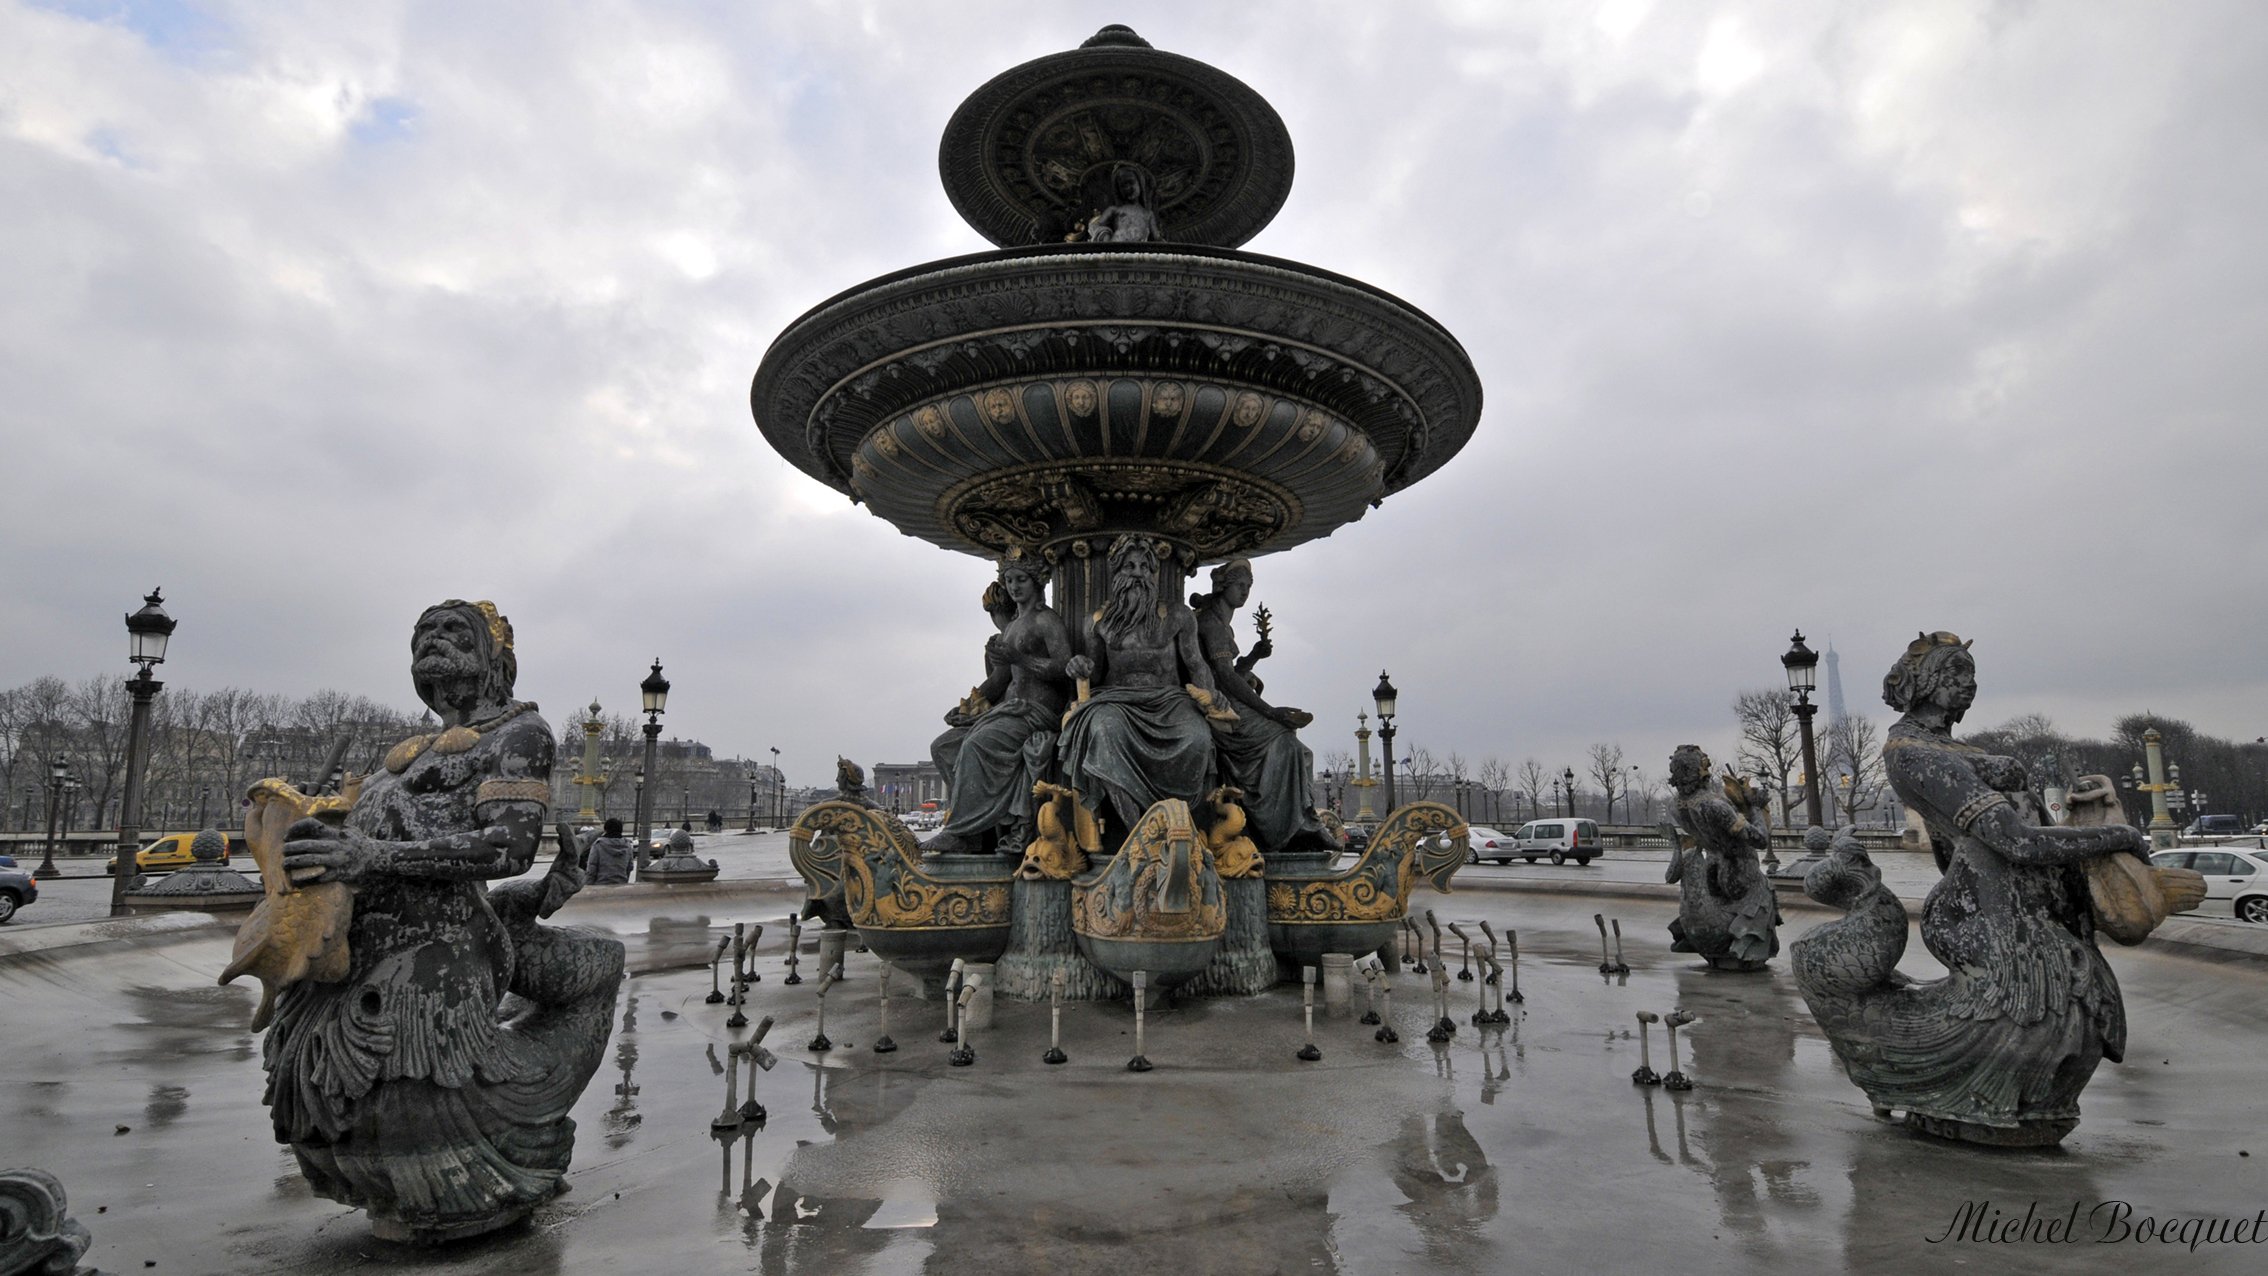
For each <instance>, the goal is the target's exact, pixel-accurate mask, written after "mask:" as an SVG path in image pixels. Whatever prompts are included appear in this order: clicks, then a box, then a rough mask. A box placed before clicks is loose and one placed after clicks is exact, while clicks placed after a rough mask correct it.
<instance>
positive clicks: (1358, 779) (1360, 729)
mask: <svg viewBox="0 0 2268 1276" xmlns="http://www.w3.org/2000/svg"><path fill="white" fill-rule="evenodd" d="M1354 738H1355V768H1356V771H1355V780H1354V786H1355V787H1356V788H1357V789H1359V790H1361V797H1360V798H1359V799H1358V801H1357V802H1356V806H1355V819H1356V820H1357V821H1359V822H1361V823H1365V824H1367V823H1370V822H1371V821H1373V820H1375V819H1377V818H1378V812H1377V811H1376V810H1375V809H1374V808H1373V807H1372V806H1371V805H1370V791H1371V790H1372V789H1375V788H1377V787H1378V780H1377V779H1376V777H1374V776H1372V775H1371V774H1370V714H1369V713H1367V712H1365V713H1358V714H1356V715H1355V732H1354Z"/></svg>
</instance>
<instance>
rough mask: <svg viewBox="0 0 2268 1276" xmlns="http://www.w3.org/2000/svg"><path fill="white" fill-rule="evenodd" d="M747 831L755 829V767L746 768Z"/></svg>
mask: <svg viewBox="0 0 2268 1276" xmlns="http://www.w3.org/2000/svg"><path fill="white" fill-rule="evenodd" d="M748 831H749V832H751V833H753V832H755V831H756V768H755V767H753V766H751V767H749V768H748Z"/></svg>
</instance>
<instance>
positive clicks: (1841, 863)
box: [1792, 633, 2202, 1147]
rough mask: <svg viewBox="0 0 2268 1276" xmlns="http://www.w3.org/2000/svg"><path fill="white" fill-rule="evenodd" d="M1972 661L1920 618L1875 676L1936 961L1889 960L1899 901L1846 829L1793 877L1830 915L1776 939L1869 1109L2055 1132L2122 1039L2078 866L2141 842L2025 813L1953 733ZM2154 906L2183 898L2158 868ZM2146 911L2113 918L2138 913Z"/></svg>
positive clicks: (1997, 769) (1901, 911) (2177, 878)
mask: <svg viewBox="0 0 2268 1276" xmlns="http://www.w3.org/2000/svg"><path fill="white" fill-rule="evenodd" d="M1976 689H1977V681H1976V665H1975V663H1974V662H1973V661H1972V660H1971V658H1970V656H1969V651H1968V644H1967V643H1964V642H1962V641H1960V640H1959V639H1958V638H1956V637H1954V636H1953V635H1952V634H1948V633H1935V634H1923V635H1922V636H1921V637H1919V638H1917V639H1916V640H1915V641H1914V642H1913V643H1912V644H1911V645H1909V646H1908V647H1907V649H1906V652H1905V654H1904V655H1902V656H1901V657H1899V659H1898V662H1897V663H1896V664H1895V665H1894V666H1892V668H1891V670H1890V674H1889V676H1888V677H1886V678H1885V679H1883V685H1882V697H1883V699H1884V700H1885V701H1887V702H1888V703H1889V704H1890V706H1891V707H1892V708H1894V709H1899V710H1902V711H1903V712H1904V714H1905V716H1904V717H1902V718H1900V719H1899V721H1898V723H1897V724H1896V725H1895V726H1893V727H1891V728H1890V732H1889V737H1888V743H1887V744H1886V745H1885V746H1884V749H1883V754H1884V765H1885V768H1886V769H1887V771H1888V772H1889V778H1890V785H1891V787H1892V788H1893V789H1894V790H1896V792H1897V794H1898V797H1899V799H1900V800H1901V801H1902V802H1904V803H1905V804H1906V806H1907V808H1908V809H1909V810H1912V811H1914V812H1916V813H1917V814H1919V815H1920V816H1921V818H1922V819H1923V820H1924V821H1925V822H1926V823H1927V824H1928V826H1929V833H1930V838H1931V841H1932V843H1933V845H1934V846H1935V848H1936V853H1937V858H1938V864H1939V867H1940V868H1941V869H1943V871H1944V876H1943V877H1942V878H1940V879H1939V881H1938V883H1937V885H1936V886H1935V887H1933V888H1932V889H1931V890H1930V892H1929V897H1928V900H1927V902H1926V903H1925V904H1924V905H1923V908H1922V922H1921V935H1922V943H1923V944H1924V945H1925V946H1927V947H1928V949H1929V951H1930V955H1931V956H1933V957H1935V958H1936V959H1937V960H1938V961H1939V962H1940V963H1941V964H1942V965H1943V966H1944V967H1945V968H1946V970H1947V971H1949V972H1950V973H1948V974H1947V975H1946V976H1945V977H1944V978H1942V979H1937V980H1932V981H1930V982H1927V983H1917V982H1915V981H1913V980H1911V979H1908V978H1907V977H1905V976H1904V975H1901V974H1899V973H1898V970H1897V963H1898V958H1899V957H1900V956H1901V955H1903V953H1904V952H1905V944H1906V911H1905V908H1904V907H1903V906H1902V905H1901V904H1900V903H1899V902H1898V900H1897V897H1896V896H1894V895H1892V894H1891V893H1890V892H1889V891H1888V890H1887V889H1885V888H1884V887H1883V885H1882V876H1881V874H1880V873H1879V872H1878V871H1877V870H1876V869H1875V867H1874V865H1873V863H1872V862H1871V861H1870V860H1869V859H1868V858H1867V855H1866V852H1865V850H1864V849H1862V848H1861V847H1860V846H1859V844H1858V842H1857V839H1856V838H1854V837H1853V836H1851V834H1850V832H1849V831H1848V830H1845V831H1844V833H1843V834H1842V835H1841V836H1839V837H1838V838H1837V839H1836V841H1835V843H1834V847H1833V853H1832V854H1831V855H1830V856H1829V858H1828V859H1827V860H1825V861H1824V862H1822V863H1820V864H1819V865H1817V866H1816V867H1814V868H1813V869H1812V870H1811V872H1810V874H1809V875H1808V876H1807V878H1806V879H1805V882H1804V890H1805V892H1806V893H1807V894H1809V895H1810V896H1811V897H1812V898H1813V899H1815V900H1818V901H1819V902H1820V903H1823V904H1827V905H1830V906H1833V907H1838V908H1843V909H1845V910H1847V911H1846V913H1845V915H1844V916H1843V917H1841V918H1838V919H1837V920H1835V921H1831V922H1828V923H1826V924H1824V925H1822V926H1819V927H1817V928H1815V929H1813V930H1812V931H1811V932H1810V933H1808V934H1806V935H1804V936H1803V937H1802V938H1801V939H1799V940H1797V941H1796V942H1795V944H1794V945H1793V948H1792V956H1793V965H1794V968H1795V977H1796V986H1797V987H1798V988H1799V989H1801V990H1802V992H1803V996H1804V1000H1805V1001H1806V1002H1807V1003H1809V1004H1810V1006H1811V1012H1812V1014H1813V1015H1814V1016H1815V1017H1816V1018H1817V1019H1818V1021H1819V1026H1820V1029H1821V1030H1822V1031H1823V1032H1825V1034H1826V1036H1827V1039H1828V1041H1829V1043H1830V1044H1832V1045H1833V1047H1834V1049H1835V1053H1836V1055H1837V1057H1839V1058H1840V1059H1842V1061H1843V1065H1844V1067H1845V1069H1846V1070H1847V1071H1848V1072H1849V1074H1850V1077H1851V1080H1852V1081H1853V1082H1855V1083H1856V1084H1857V1085H1858V1087H1859V1088H1860V1089H1861V1090H1864V1091H1865V1092H1866V1095H1867V1098H1868V1099H1869V1100H1871V1101H1872V1103H1873V1105H1874V1108H1875V1111H1876V1112H1877V1114H1879V1115H1882V1116H1889V1115H1890V1114H1891V1113H1892V1112H1894V1111H1902V1112H1903V1113H1904V1114H1905V1121H1906V1124H1907V1126H1908V1127H1909V1128H1911V1129H1914V1130H1917V1131H1920V1132H1922V1133H1926V1134H1932V1135H1937V1136H1939V1137H1943V1138H1950V1139H1959V1140H1964V1141H1967V1142H1972V1143H1984V1144H1993V1145H1999V1146H2018V1147H2021V1146H2041V1145H2047V1144H2053V1143H2057V1142H2059V1141H2061V1140H2062V1139H2063V1137H2064V1136H2065V1135H2067V1134H2069V1133H2070V1132H2071V1131H2072V1129H2074V1128H2075V1127H2077V1125H2078V1124H2079V1093H2080V1091H2082V1090H2084V1089H2085V1088H2086V1086H2087V1082H2088V1080H2089V1079H2090V1078H2091V1077H2092V1076H2093V1075H2094V1071H2095V1067H2096V1065H2097V1064H2098V1063H2099V1062H2100V1061H2101V1060H2104V1059H2109V1060H2111V1061H2113V1062H2116V1061H2118V1060H2119V1059H2121V1058H2122V1057H2124V1055H2125V1050H2126V1011H2125V1006H2124V1003H2123V1002H2122V1000H2121V999H2120V996H2119V990H2118V981H2117V979H2116V978H2114V977H2113V976H2112V974H2111V969H2110V966H2109V965H2108V964H2107V963H2106V962H2104V960H2103V957H2102V954H2101V953H2100V952H2099V951H2097V949H2096V947H2095V932H2096V925H2097V918H2096V915H2095V910H2096V908H2097V907H2098V906H2099V905H2098V903H2097V902H2096V900H2094V899H2093V898H2091V896H2090V892H2089V886H2088V877H2089V874H2090V873H2091V872H2095V871H2097V870H2100V869H2101V868H2103V867H2104V865H2103V864H2102V861H2104V860H2106V859H2108V858H2109V857H2115V856H2121V855H2126V856H2135V857H2146V856H2147V855H2148V853H2149V845H2148V842H2147V840H2146V839H2145V838H2144V837H2143V836H2142V834H2141V833H2139V832H2138V831H2136V830H2135V829H2133V828H2131V827H2129V826H2127V825H2123V824H2109V825H2103V826H2098V827H2091V828H2079V827H2055V826H2046V825H2044V824H2043V823H2041V822H2040V821H2039V820H2038V818H2037V816H2036V815H2035V814H2032V810H2033V808H2032V799H2031V795H2030V787H2029V784H2028V780H2027V777H2026V775H2025V772H2024V768H2023V766H2022V765H2021V764H2020V763H2018V762H2017V761H2016V760H2015V759H2013V758H2009V757H2003V756H1998V755H1994V754H1988V753H1986V752H1984V751H1983V750H1981V749H1978V748H1975V747H1973V746H1970V745H1965V744H1961V743H1958V742H1956V741H1955V740H1954V739H1953V738H1952V727H1953V724H1954V723H1956V722H1959V721H1960V719H1961V716H1962V714H1964V713H1965V712H1967V710H1968V708H1969V705H1970V703H1971V702H1972V701H1973V700H1974V699H1975V698H1976ZM2161 880H2162V881H2163V882H2164V884H2165V886H2166V889H2165V890H2163V891H2162V892H2161V894H2160V896H2159V897H2158V900H2157V904H2156V905H2155V907H2159V908H2166V909H2173V908H2178V907H2180V906H2182V905H2183V904H2184V903H2186V902H2189V901H2191V900H2192V899H2193V898H2194V893H2193V890H2192V888H2193V887H2201V886H2202V882H2201V881H2200V882H2197V883H2190V882H2188V881H2187V880H2186V878H2185V877H2184V876H2183V875H2180V874H2167V875H2164V877H2163V878H2162V879H2161ZM2163 916H2164V914H2163V913H2162V912H2161V913H2159V914H2158V915H2156V916H2153V917H2147V918H2140V919H2130V920H2134V921H2136V922H2146V923H2147V925H2144V926H2142V927H2141V928H2142V929H2143V930H2147V928H2148V926H2154V925H2155V924H2156V923H2157V922H2158V921H2160V920H2163Z"/></svg>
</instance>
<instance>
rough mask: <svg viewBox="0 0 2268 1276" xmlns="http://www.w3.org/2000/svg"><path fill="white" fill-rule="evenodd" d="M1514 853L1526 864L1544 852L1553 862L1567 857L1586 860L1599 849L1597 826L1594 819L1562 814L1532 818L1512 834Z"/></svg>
mask: <svg viewBox="0 0 2268 1276" xmlns="http://www.w3.org/2000/svg"><path fill="white" fill-rule="evenodd" d="M1512 840H1513V842H1514V844H1515V845H1514V853H1515V854H1517V855H1518V856H1519V857H1520V858H1521V859H1524V860H1526V861H1527V862H1529V863H1530V864H1533V863H1535V862H1536V861H1537V860H1539V859H1542V858H1543V857H1544V856H1546V855H1548V856H1550V857H1551V862H1552V863H1554V864H1564V863H1566V862H1567V861H1569V860H1573V861H1575V862H1576V863H1577V864H1588V863H1590V862H1591V859H1592V857H1593V856H1596V855H1597V854H1598V853H1599V826H1598V823H1597V821H1595V820H1585V819H1577V818H1573V817H1562V818H1559V819H1555V820H1533V821H1530V822H1529V823H1526V824H1523V825H1521V826H1520V831H1519V832H1517V833H1515V834H1513V835H1512Z"/></svg>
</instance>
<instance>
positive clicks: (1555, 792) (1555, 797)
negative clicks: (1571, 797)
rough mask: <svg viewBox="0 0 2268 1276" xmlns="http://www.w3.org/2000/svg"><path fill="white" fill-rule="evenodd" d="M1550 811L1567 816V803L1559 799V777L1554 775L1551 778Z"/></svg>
mask: <svg viewBox="0 0 2268 1276" xmlns="http://www.w3.org/2000/svg"><path fill="white" fill-rule="evenodd" d="M1551 809H1552V810H1554V811H1557V812H1558V813H1559V814H1560V815H1562V816H1564V815H1566V814H1567V803H1566V802H1564V801H1562V800H1561V799H1560V796H1559V777H1558V776H1556V775H1555V776H1553V777H1551Z"/></svg>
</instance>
